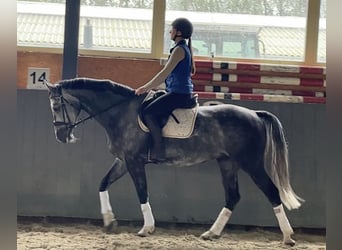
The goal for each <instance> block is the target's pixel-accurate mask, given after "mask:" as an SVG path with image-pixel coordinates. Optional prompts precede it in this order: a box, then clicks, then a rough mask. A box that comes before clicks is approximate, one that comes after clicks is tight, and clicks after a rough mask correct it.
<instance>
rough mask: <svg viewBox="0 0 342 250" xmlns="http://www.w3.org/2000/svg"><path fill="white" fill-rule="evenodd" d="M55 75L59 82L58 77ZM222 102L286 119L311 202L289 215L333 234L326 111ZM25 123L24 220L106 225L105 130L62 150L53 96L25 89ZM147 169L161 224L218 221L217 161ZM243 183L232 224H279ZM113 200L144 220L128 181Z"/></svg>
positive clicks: (299, 187)
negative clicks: (328, 224) (102, 186)
mask: <svg viewBox="0 0 342 250" xmlns="http://www.w3.org/2000/svg"><path fill="white" fill-rule="evenodd" d="M19 58H20V57H19ZM31 61H34V60H31ZM18 63H19V64H20V65H18V69H20V67H22V69H24V68H25V65H26V64H24V63H23V60H18ZM112 63H113V62H112ZM148 63H149V62H147V64H148ZM153 65H154V68H153V69H151V67H150V68H148V67H147V68H145V69H147V70H146V72H147V73H146V74H147V75H145V77H146V78H148V76H149V75H153V72H154V71H155V70H157V68H158V63H154V64H153ZM26 66H27V65H26ZM104 67H108V66H104ZM137 70H138V69H137ZM18 72H20V71H19V70H18ZM23 72H24V73H23ZM25 72H26V71H25V70H24V71H22V72H21V73H18V75H19V76H20V77H18V79H19V81H18V82H20V79H24V77H23V76H21V75H22V74H23V75H24V74H26V73H25ZM92 76H93V75H92ZM130 76H131V77H132V78H134V77H136V76H134V75H133V74H130ZM55 77H56V79H57V78H58V73H57V75H56V76H55ZM113 80H115V79H113ZM126 80H127V79H126ZM133 80H134V79H133ZM133 80H132V82H133ZM24 81H25V80H22V82H24ZM208 101H217V100H216V99H201V100H200V102H201V104H202V105H203V104H204V102H208ZM220 101H221V102H224V103H233V104H237V105H241V106H245V107H248V108H252V109H257V110H260V109H262V110H268V111H271V112H273V113H274V114H275V115H277V116H278V117H279V119H280V120H281V122H282V123H283V126H284V129H285V133H286V137H287V140H288V144H289V156H290V174H291V182H292V185H293V188H294V190H295V191H296V192H297V194H298V195H299V196H301V197H302V198H304V199H305V200H306V202H305V203H304V204H303V206H302V207H301V208H300V209H298V210H294V211H287V214H288V217H289V220H290V221H291V223H292V225H293V226H294V227H304V228H325V221H326V175H327V172H326V168H327V166H326V162H327V159H328V155H327V153H326V152H327V150H326V149H325V148H324V146H323V145H324V144H323V143H322V141H323V140H324V139H325V130H326V123H325V115H326V111H325V105H324V104H308V103H280V102H263V101H247V100H244V101H241V100H227V99H225V100H220ZM17 123H18V125H17V126H18V135H17V138H18V139H17V140H18V142H17V145H18V159H17V161H18V170H17V172H18V177H17V213H18V215H19V216H59V217H77V218H95V219H100V218H101V214H100V203H99V197H98V187H99V183H100V181H101V178H102V177H103V176H104V175H105V173H106V171H107V170H108V169H109V167H110V166H111V163H112V161H113V160H114V158H113V156H112V155H111V154H110V153H109V151H108V149H107V145H106V136H105V132H104V130H103V129H102V127H100V126H99V125H98V124H97V123H96V122H95V121H93V120H90V121H88V122H86V123H85V124H83V125H81V126H79V127H78V128H77V129H76V135H77V136H78V137H79V138H80V141H79V142H78V143H76V144H60V143H58V142H57V141H56V139H55V137H54V133H53V127H52V117H51V112H50V109H49V101H48V93H47V91H46V90H32V89H25V88H21V87H20V86H19V87H18V94H17ZM194 150H196V149H194ZM146 170H147V178H148V184H149V193H150V203H151V205H152V208H153V212H154V215H155V218H156V220H157V221H158V222H186V223H212V222H213V221H214V220H215V219H216V216H217V214H218V213H219V211H220V210H221V208H222V207H223V205H224V195H223V188H222V186H221V180H220V174H219V169H218V166H217V165H216V163H215V162H207V163H204V164H200V165H196V166H193V167H187V168H182V167H180V166H178V167H177V166H176V167H168V166H163V165H160V166H157V165H152V164H151V165H147V167H146ZM239 178H240V193H241V201H240V203H239V204H238V205H237V207H236V209H235V212H234V213H233V216H232V218H231V221H230V223H231V224H237V225H256V226H276V225H277V223H276V219H275V216H274V214H273V211H272V208H271V205H270V204H269V203H268V201H267V200H266V198H265V196H264V195H263V194H262V193H261V191H260V190H259V189H258V188H257V187H256V185H255V184H254V183H253V182H252V181H251V179H250V178H249V177H248V176H247V175H246V174H245V173H243V172H242V171H241V172H240V173H239ZM110 198H111V201H112V207H113V210H114V212H115V213H116V216H117V218H118V219H119V220H130V221H131V220H134V221H135V220H142V214H141V212H140V206H139V202H138V198H137V195H136V193H135V190H134V187H133V183H132V181H131V179H130V177H129V176H128V175H126V176H124V177H123V178H122V179H120V180H119V181H117V182H116V183H114V184H113V185H112V186H111V188H110Z"/></svg>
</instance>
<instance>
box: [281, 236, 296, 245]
mask: <svg viewBox="0 0 342 250" xmlns="http://www.w3.org/2000/svg"><path fill="white" fill-rule="evenodd" d="M295 244H296V241H295V240H293V239H291V238H289V239H287V240H284V245H286V246H290V247H293V246H294V245H295Z"/></svg>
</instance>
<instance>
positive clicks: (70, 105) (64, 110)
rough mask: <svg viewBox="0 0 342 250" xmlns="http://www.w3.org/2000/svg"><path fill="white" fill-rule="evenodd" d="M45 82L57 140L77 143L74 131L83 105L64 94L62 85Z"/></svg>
mask: <svg viewBox="0 0 342 250" xmlns="http://www.w3.org/2000/svg"><path fill="white" fill-rule="evenodd" d="M44 82H45V85H46V86H47V87H48V90H49V100H50V107H51V112H52V117H53V126H54V131H55V136H56V139H57V141H59V142H62V143H73V142H75V141H76V138H75V136H74V135H73V129H74V128H75V126H76V125H75V124H76V120H77V117H78V115H79V113H80V111H81V105H80V103H79V102H78V100H77V99H76V98H73V97H72V96H70V95H67V94H65V93H63V91H62V86H61V85H60V84H56V85H53V84H50V83H49V82H47V81H46V80H45V81H44Z"/></svg>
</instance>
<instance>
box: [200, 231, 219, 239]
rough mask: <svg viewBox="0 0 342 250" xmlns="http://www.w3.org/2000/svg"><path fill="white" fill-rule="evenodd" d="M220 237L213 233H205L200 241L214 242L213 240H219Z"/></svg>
mask: <svg viewBox="0 0 342 250" xmlns="http://www.w3.org/2000/svg"><path fill="white" fill-rule="evenodd" d="M220 237H221V235H217V234H215V233H213V232H212V231H210V230H209V231H206V232H205V233H203V234H202V235H201V236H200V238H201V239H202V240H215V239H218V238H220Z"/></svg>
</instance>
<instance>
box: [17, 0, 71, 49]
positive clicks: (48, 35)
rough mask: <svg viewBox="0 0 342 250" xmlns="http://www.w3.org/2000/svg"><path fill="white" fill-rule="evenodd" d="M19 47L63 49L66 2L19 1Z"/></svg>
mask: <svg viewBox="0 0 342 250" xmlns="http://www.w3.org/2000/svg"><path fill="white" fill-rule="evenodd" d="M17 13H18V15H17V45H18V46H27V47H30V49H32V48H52V49H56V48H59V49H61V48H63V43H64V16H65V0H64V1H50V2H48V1H46V2H33V1H32V2H29V1H22V2H21V1H17Z"/></svg>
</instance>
